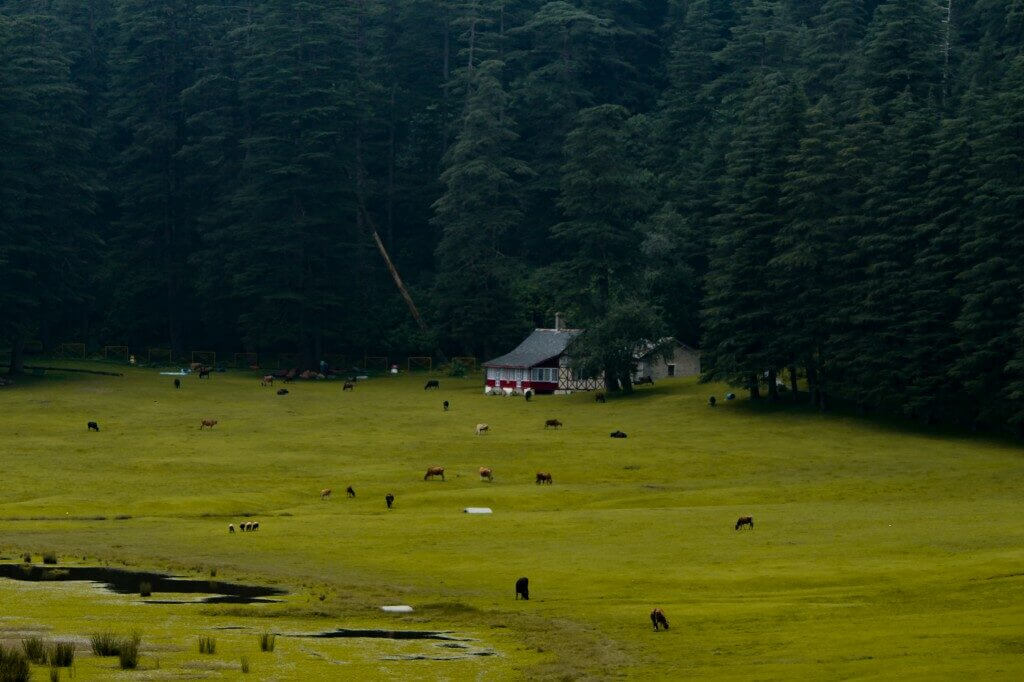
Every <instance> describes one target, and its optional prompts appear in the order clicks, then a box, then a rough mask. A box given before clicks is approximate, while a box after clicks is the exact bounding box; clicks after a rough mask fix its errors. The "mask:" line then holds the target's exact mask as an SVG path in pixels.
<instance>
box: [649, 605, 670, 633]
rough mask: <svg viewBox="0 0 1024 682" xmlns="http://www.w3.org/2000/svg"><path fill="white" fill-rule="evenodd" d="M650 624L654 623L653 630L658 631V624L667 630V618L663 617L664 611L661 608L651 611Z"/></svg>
mask: <svg viewBox="0 0 1024 682" xmlns="http://www.w3.org/2000/svg"><path fill="white" fill-rule="evenodd" d="M651 624H653V625H654V631H655V632H657V631H658V626H659V625H663V626H664V627H665V629H666V630H668V619H667V618H665V612H664V611H662V610H661V609H654V610H653V611H651Z"/></svg>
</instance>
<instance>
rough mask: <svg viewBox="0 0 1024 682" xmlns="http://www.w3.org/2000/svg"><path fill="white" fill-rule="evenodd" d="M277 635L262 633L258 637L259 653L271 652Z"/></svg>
mask: <svg viewBox="0 0 1024 682" xmlns="http://www.w3.org/2000/svg"><path fill="white" fill-rule="evenodd" d="M276 639H277V635H275V634H274V633H272V632H264V633H263V634H261V635H260V651H273V650H274V644H275V640H276Z"/></svg>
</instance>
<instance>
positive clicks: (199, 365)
mask: <svg viewBox="0 0 1024 682" xmlns="http://www.w3.org/2000/svg"><path fill="white" fill-rule="evenodd" d="M202 368H203V363H201V362H193V363H192V364H190V365H189V366H188V369H189V371H190V372H198V371H199V370H201V369H202Z"/></svg>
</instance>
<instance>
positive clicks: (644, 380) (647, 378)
mask: <svg viewBox="0 0 1024 682" xmlns="http://www.w3.org/2000/svg"><path fill="white" fill-rule="evenodd" d="M640 384H650V385H651V386H653V385H654V378H653V377H652V376H650V375H647V376H645V377H640V378H639V379H637V380H636V381H634V382H633V385H634V386H639V385H640Z"/></svg>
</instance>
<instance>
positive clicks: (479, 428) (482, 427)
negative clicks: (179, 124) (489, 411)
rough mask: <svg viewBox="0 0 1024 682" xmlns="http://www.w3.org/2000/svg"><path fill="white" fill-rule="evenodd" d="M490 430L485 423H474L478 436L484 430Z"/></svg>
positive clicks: (484, 431)
mask: <svg viewBox="0 0 1024 682" xmlns="http://www.w3.org/2000/svg"><path fill="white" fill-rule="evenodd" d="M490 430H491V427H490V426H488V425H487V424H477V425H476V435H478V436H482V435H483V434H484V433H486V432H488V431H490Z"/></svg>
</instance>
